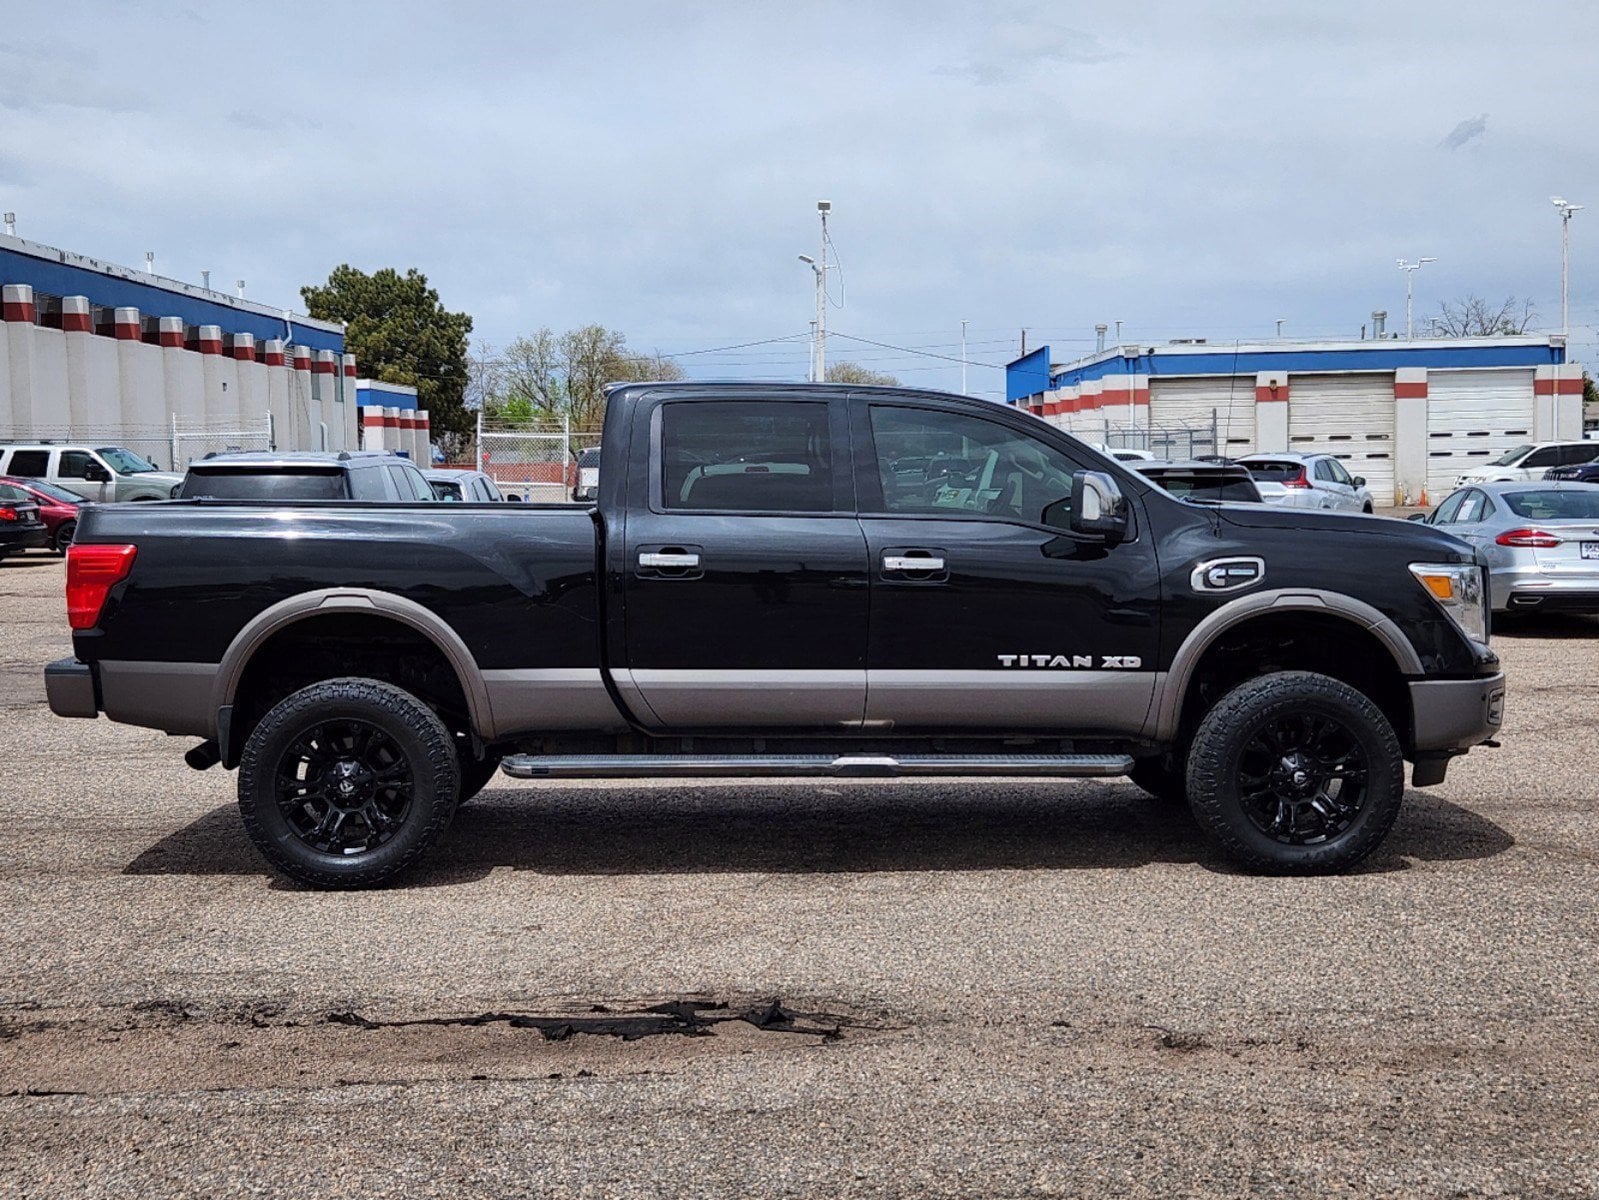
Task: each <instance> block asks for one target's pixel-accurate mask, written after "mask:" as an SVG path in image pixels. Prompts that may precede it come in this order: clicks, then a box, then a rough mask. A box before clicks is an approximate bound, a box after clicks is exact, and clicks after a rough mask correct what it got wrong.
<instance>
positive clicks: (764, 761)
mask: <svg viewBox="0 0 1599 1200" xmlns="http://www.w3.org/2000/svg"><path fill="white" fill-rule="evenodd" d="M500 769H501V770H502V771H504V772H505V774H507V775H509V776H511V777H512V778H513V779H703V778H707V777H711V776H737V777H748V776H804V775H825V776H833V777H840V776H842V777H845V778H851V777H853V778H858V779H878V778H894V777H898V776H903V775H974V776H984V775H1021V776H1053V777H1056V778H1066V779H1104V778H1108V777H1112V776H1117V775H1125V774H1127V772H1129V771H1131V770H1132V769H1133V760H1132V758H1131V757H1130V756H1129V755H1126V754H958V755H956V754H900V755H887V754H846V755H840V756H834V755H831V754H748V755H745V754H551V755H538V754H516V755H512V756H511V757H509V758H507V759H506V760H505V762H504V764H503V765H502V766H501V768H500Z"/></svg>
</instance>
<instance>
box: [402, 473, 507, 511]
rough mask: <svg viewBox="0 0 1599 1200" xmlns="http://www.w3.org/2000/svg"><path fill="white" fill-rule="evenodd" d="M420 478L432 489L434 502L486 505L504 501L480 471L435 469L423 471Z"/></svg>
mask: <svg viewBox="0 0 1599 1200" xmlns="http://www.w3.org/2000/svg"><path fill="white" fill-rule="evenodd" d="M422 478H424V479H426V480H427V481H428V486H429V487H431V488H432V489H433V498H434V499H435V500H444V501H447V502H453V503H459V504H488V503H492V502H495V501H500V500H504V499H505V497H504V496H502V495H500V489H499V487H498V485H496V484H495V482H494V480H493V479H491V478H489V477H488V476H487V475H485V474H484V473H483V472H482V471H472V470H466V469H461V470H456V469H454V468H446V467H435V468H433V469H432V470H428V471H423V472H422Z"/></svg>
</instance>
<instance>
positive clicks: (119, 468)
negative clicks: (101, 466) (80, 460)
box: [94, 446, 155, 475]
mask: <svg viewBox="0 0 1599 1200" xmlns="http://www.w3.org/2000/svg"><path fill="white" fill-rule="evenodd" d="M94 451H95V453H96V454H98V455H99V456H100V457H101V458H103V459H105V460H106V462H108V463H110V464H111V469H112V470H113V471H115V472H116V473H117V474H118V475H141V474H143V473H144V472H145V471H153V470H155V467H154V466H153V465H152V464H150V463H147V462H145V461H144V459H142V458H140V457H139V456H138V455H137V454H135V453H134V452H133V451H132V450H125V449H123V448H122V447H121V446H96V447H95V448H94Z"/></svg>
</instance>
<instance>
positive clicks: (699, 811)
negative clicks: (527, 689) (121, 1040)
mask: <svg viewBox="0 0 1599 1200" xmlns="http://www.w3.org/2000/svg"><path fill="white" fill-rule="evenodd" d="M974 793H975V794H974ZM1514 844H1515V841H1514V839H1513V838H1512V837H1511V836H1510V835H1509V834H1508V833H1506V832H1505V831H1504V830H1503V829H1502V828H1500V827H1499V826H1498V825H1496V824H1494V823H1493V822H1492V821H1489V820H1487V819H1486V818H1484V817H1482V816H1479V815H1478V814H1476V813H1474V812H1472V811H1470V810H1469V809H1465V808H1461V807H1460V806H1459V805H1456V804H1451V803H1450V802H1449V801H1447V800H1443V799H1440V798H1438V797H1436V796H1431V795H1428V794H1426V793H1424V792H1411V793H1409V794H1408V795H1407V796H1406V799H1405V806H1404V808H1403V809H1402V810H1401V812H1400V817H1399V820H1398V822H1397V824H1396V825H1395V826H1394V829H1393V832H1392V833H1390V834H1389V836H1388V839H1387V841H1386V842H1384V844H1383V845H1382V847H1381V848H1380V849H1379V850H1378V851H1377V853H1376V854H1375V855H1373V856H1372V858H1371V859H1369V860H1368V861H1367V862H1366V863H1364V864H1362V865H1361V867H1360V868H1358V870H1359V871H1360V872H1362V873H1373V872H1376V873H1381V872H1385V871H1396V870H1405V869H1407V868H1408V867H1409V866H1410V863H1411V860H1422V861H1430V862H1437V861H1452V860H1462V859H1479V858H1489V857H1492V856H1493V855H1496V854H1500V853H1503V852H1504V851H1505V850H1507V849H1509V848H1510V847H1511V846H1513V845H1514ZM1151 863H1191V864H1195V865H1197V866H1200V867H1203V868H1205V869H1207V870H1212V871H1217V872H1221V873H1231V872H1233V870H1234V868H1233V867H1232V866H1231V865H1230V864H1229V863H1227V862H1226V861H1225V860H1223V859H1221V858H1220V856H1219V855H1217V854H1216V853H1215V852H1214V851H1213V850H1212V848H1211V846H1210V845H1209V843H1208V842H1207V841H1206V839H1205V837H1204V835H1203V834H1202V833H1201V832H1200V830H1199V827H1198V826H1197V825H1196V824H1195V823H1194V820H1193V818H1192V817H1191V816H1190V815H1189V813H1188V812H1187V810H1186V809H1184V808H1181V807H1172V806H1168V805H1165V804H1162V803H1160V802H1159V801H1155V800H1151V799H1148V798H1146V797H1144V796H1143V794H1142V793H1140V792H1138V791H1137V790H1135V789H1134V788H1132V787H1131V786H1130V785H1124V784H1115V785H1112V784H1097V785H1091V786H1088V787H1082V788H1078V789H1073V793H1072V794H1071V795H1066V796H1063V795H1062V794H1061V790H1060V788H1059V786H1058V785H1055V786H1051V785H1049V784H1042V783H1040V784H1015V783H1006V784H985V785H981V787H980V790H977V789H974V788H973V787H972V785H970V784H967V785H965V786H964V787H962V788H952V787H949V786H930V785H923V784H917V785H897V784H887V785H881V784H879V785H869V786H853V785H845V786H842V787H841V786H823V787H799V786H794V785H783V786H772V785H756V786H734V785H715V786H703V787H701V786H693V785H682V786H672V787H667V788H663V787H661V786H659V785H656V786H653V787H645V786H636V787H611V788H605V789H603V790H601V789H593V788H562V787H559V786H551V787H546V788H538V789H515V790H500V791H496V790H494V789H490V790H489V791H487V792H485V793H483V794H482V795H481V796H479V797H478V798H477V799H475V800H473V801H472V802H471V803H470V804H467V805H465V806H464V807H463V808H462V809H461V811H460V812H459V813H457V815H456V818H455V823H454V825H453V826H452V828H451V830H450V833H449V835H448V837H447V838H446V839H445V841H444V842H443V844H442V845H440V846H439V847H437V848H436V849H435V850H434V851H433V852H432V853H431V854H430V855H429V856H428V857H427V859H425V860H424V862H423V865H422V866H421V868H420V869H418V870H416V871H414V872H413V873H412V874H410V875H409V876H407V877H406V878H405V880H404V881H403V882H404V884H405V885H406V886H412V887H416V886H422V887H427V886H448V885H452V884H461V883H470V882H472V881H475V880H478V879H482V878H483V877H484V876H486V875H487V874H488V873H489V872H490V871H492V870H493V869H494V868H496V867H510V868H513V869H515V870H519V871H534V872H538V873H540V874H546V875H608V874H615V875H634V874H637V875H649V874H695V873H717V872H766V873H775V874H827V873H835V872H877V871H883V872H889V871H996V870H1068V869H1076V868H1116V867H1140V866H1146V865H1148V864H1151ZM124 873H125V874H130V875H267V874H270V872H269V871H268V869H267V867H266V866H265V864H264V863H263V862H262V861H261V859H260V858H259V857H258V856H257V855H256V853H255V851H254V848H253V847H252V846H251V845H250V844H249V842H248V841H247V840H246V838H245V835H244V830H243V828H242V827H241V826H240V823H239V817H238V813H237V811H236V810H235V809H234V808H233V807H232V806H231V805H230V806H225V807H222V808H218V809H215V810H213V811H211V812H209V813H207V814H206V815H205V816H203V817H201V818H200V819H199V820H197V821H195V822H193V823H192V824H190V825H188V826H186V827H185V828H183V829H180V830H177V831H176V832H174V833H172V834H170V835H168V836H167V837H165V838H162V839H161V840H160V841H159V842H157V843H155V844H154V845H152V846H151V847H150V848H149V849H148V850H146V851H144V852H143V853H142V854H140V855H139V856H138V857H137V858H136V859H135V860H134V861H133V862H131V863H129V864H128V866H127V867H126V868H125V869H124ZM283 886H294V885H290V884H287V883H285V884H284V885H283Z"/></svg>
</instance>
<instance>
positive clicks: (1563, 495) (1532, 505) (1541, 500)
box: [1504, 488, 1599, 521]
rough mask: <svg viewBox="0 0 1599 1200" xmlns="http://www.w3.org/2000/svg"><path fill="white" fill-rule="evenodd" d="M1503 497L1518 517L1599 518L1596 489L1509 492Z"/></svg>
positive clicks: (1538, 518)
mask: <svg viewBox="0 0 1599 1200" xmlns="http://www.w3.org/2000/svg"><path fill="white" fill-rule="evenodd" d="M1504 500H1505V503H1506V504H1507V505H1509V507H1510V511H1511V512H1513V513H1515V514H1516V515H1517V516H1518V517H1527V518H1529V519H1530V520H1534V521H1599V488H1572V489H1571V490H1570V491H1558V492H1556V491H1547V492H1510V493H1509V494H1507V495H1506V496H1505V498H1504Z"/></svg>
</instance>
